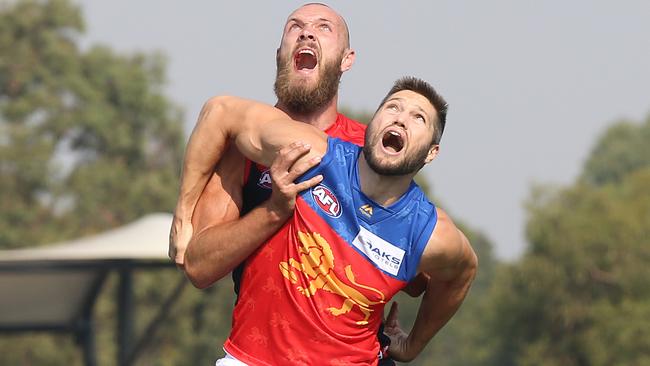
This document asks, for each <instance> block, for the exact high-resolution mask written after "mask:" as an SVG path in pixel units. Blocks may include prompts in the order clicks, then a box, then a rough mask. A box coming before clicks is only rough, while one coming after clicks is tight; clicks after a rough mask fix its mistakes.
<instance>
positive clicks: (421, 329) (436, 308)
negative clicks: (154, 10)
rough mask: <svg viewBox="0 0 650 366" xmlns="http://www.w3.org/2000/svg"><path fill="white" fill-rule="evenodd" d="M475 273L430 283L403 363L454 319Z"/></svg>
mask: <svg viewBox="0 0 650 366" xmlns="http://www.w3.org/2000/svg"><path fill="white" fill-rule="evenodd" d="M474 273H475V272H474V270H468V271H466V273H464V274H463V276H461V277H459V278H457V279H455V280H454V281H450V282H446V283H445V282H442V283H440V282H438V283H433V282H430V283H429V285H428V286H427V288H426V290H425V291H424V294H423V295H422V300H421V302H420V307H419V309H418V314H417V317H416V320H415V323H414V324H413V329H411V332H410V333H409V336H408V345H409V347H408V349H409V353H410V357H409V359H407V360H404V361H410V360H412V359H414V358H415V357H416V356H417V355H418V354H420V352H422V350H423V349H424V347H426V345H427V344H428V343H429V341H430V340H431V339H432V338H433V337H434V336H435V335H436V334H437V333H438V331H440V329H442V327H444V326H445V324H447V322H448V321H449V320H450V319H451V318H452V317H453V316H454V314H455V313H456V311H457V310H458V308H460V305H461V304H462V302H463V300H464V299H465V296H466V295H467V292H468V290H469V287H470V284H471V282H472V279H473V278H474Z"/></svg>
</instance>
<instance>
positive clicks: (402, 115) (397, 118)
mask: <svg viewBox="0 0 650 366" xmlns="http://www.w3.org/2000/svg"><path fill="white" fill-rule="evenodd" d="M407 115H408V114H407V113H404V112H402V113H399V114H398V115H397V116H395V120H394V121H393V124H394V125H397V126H399V127H402V128H403V129H406V123H405V122H404V121H406V118H407Z"/></svg>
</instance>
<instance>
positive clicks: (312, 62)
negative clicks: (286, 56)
mask: <svg viewBox="0 0 650 366" xmlns="http://www.w3.org/2000/svg"><path fill="white" fill-rule="evenodd" d="M293 61H294V65H295V66H296V70H313V69H314V68H315V67H316V65H318V59H317V58H316V53H314V51H312V50H310V49H301V50H298V52H296V53H295V55H294V56H293Z"/></svg>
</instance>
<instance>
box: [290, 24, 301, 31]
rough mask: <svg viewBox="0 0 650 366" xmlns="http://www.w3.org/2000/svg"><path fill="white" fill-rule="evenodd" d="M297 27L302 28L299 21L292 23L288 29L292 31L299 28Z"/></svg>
mask: <svg viewBox="0 0 650 366" xmlns="http://www.w3.org/2000/svg"><path fill="white" fill-rule="evenodd" d="M297 29H300V26H299V25H298V23H292V24H290V25H289V28H288V30H290V31H292V30H297Z"/></svg>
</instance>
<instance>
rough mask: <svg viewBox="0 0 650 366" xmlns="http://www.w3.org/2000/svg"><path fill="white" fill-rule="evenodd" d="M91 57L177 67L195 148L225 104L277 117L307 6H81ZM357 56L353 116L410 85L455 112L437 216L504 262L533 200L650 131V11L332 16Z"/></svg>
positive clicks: (575, 6)
mask: <svg viewBox="0 0 650 366" xmlns="http://www.w3.org/2000/svg"><path fill="white" fill-rule="evenodd" d="M75 2H76V3H77V4H79V5H80V6H81V9H82V12H83V15H84V18H85V20H86V33H85V35H84V36H83V37H82V39H81V42H82V45H84V47H88V46H90V45H93V44H98V43H101V44H104V45H108V46H110V47H111V48H112V49H113V50H115V51H117V52H119V53H122V54H125V55H126V54H132V53H133V52H136V51H137V52H145V53H153V52H161V53H163V54H164V55H166V57H167V61H168V68H167V76H168V83H167V86H166V89H165V92H166V94H167V95H168V96H169V97H170V98H171V99H172V100H173V101H175V102H176V103H177V104H178V105H179V106H180V107H182V108H183V110H184V111H185V117H184V121H185V130H186V132H187V133H188V136H189V133H190V131H191V129H192V127H193V125H194V123H195V122H196V117H197V116H198V114H199V111H200V109H201V106H202V104H203V103H204V102H205V101H206V100H207V99H208V98H210V97H211V96H214V95H220V94H229V95H238V96H242V97H246V98H250V99H255V100H258V101H262V102H267V103H271V104H273V103H275V95H274V94H273V81H274V79H275V50H276V48H277V47H278V45H279V42H280V37H281V35H282V29H283V26H284V22H285V20H286V18H287V16H288V15H289V14H290V13H291V12H292V11H293V10H294V9H295V8H297V7H298V6H300V5H302V4H303V3H305V1H283V2H279V1H217V0H210V1H208V0H192V1H180V0H178V1H177V0H173V1H172V0H165V1H157V0H138V1H127V0H112V1H98V0H76V1H75ZM326 3H327V4H328V5H330V6H331V7H333V8H334V9H335V10H337V11H338V12H339V13H340V14H341V15H343V17H344V18H345V19H346V21H347V23H348V25H349V28H350V35H351V45H352V48H353V49H354V50H355V51H356V62H355V64H354V66H353V68H352V70H350V71H348V72H347V73H345V74H344V75H343V78H342V83H341V88H340V93H339V106H343V107H347V108H349V109H352V110H355V111H374V110H375V109H376V107H377V105H378V103H379V102H380V101H381V99H382V98H383V97H384V95H385V93H386V92H387V91H388V90H389V89H390V87H391V85H392V83H393V82H394V81H395V80H396V79H397V78H399V77H401V76H405V75H412V76H417V77H420V78H423V79H425V80H427V81H429V82H430V83H431V84H433V86H434V87H435V88H436V89H437V90H438V91H439V92H440V93H441V94H442V95H443V96H445V98H446V99H447V101H448V102H449V104H450V110H449V115H448V117H447V126H446V128H445V133H444V136H443V138H442V142H441V148H440V155H439V156H438V158H437V159H436V160H434V162H432V163H431V164H429V165H428V166H426V167H425V168H424V170H423V173H424V175H425V176H426V178H427V180H428V181H429V183H430V184H431V185H432V187H433V192H434V195H435V197H436V200H437V201H436V204H438V206H440V207H441V208H443V209H444V210H445V211H447V212H448V213H450V214H451V215H452V216H453V217H455V218H457V219H461V220H462V221H464V222H466V223H467V224H469V226H470V227H472V228H475V229H477V230H480V231H481V232H483V233H484V234H486V235H487V236H488V237H489V238H490V240H491V241H492V242H493V244H494V246H495V248H494V249H495V254H496V255H497V257H498V258H500V259H503V260H516V259H517V258H519V257H520V256H521V255H522V253H523V252H524V251H525V248H526V240H525V235H524V230H525V224H526V219H527V218H526V211H525V209H524V205H525V202H526V200H527V199H528V198H529V197H530V190H531V187H532V186H533V185H536V184H544V185H554V186H560V187H562V186H567V185H570V184H572V182H574V180H575V179H576V178H577V176H578V175H579V174H580V172H581V170H582V165H583V163H584V160H585V159H586V158H587V157H588V156H589V154H591V152H592V150H593V151H595V149H597V146H595V144H596V141H597V139H598V137H599V136H600V135H601V134H602V133H604V131H605V129H606V128H607V127H608V126H609V125H611V124H613V123H615V122H617V121H621V120H631V121H635V122H640V121H642V120H645V118H646V117H647V116H648V115H650V21H648V19H649V16H650V2H649V1H647V0H629V1H628V0H621V1H616V2H614V1H606V0H591V1H589V0H574V1H561V0H547V1H531V0H493V1H478V0H477V1H462V0H445V1H430V0H418V1H414V0H412V1H403V2H397V1H385V0H379V1H361V0H360V1H329V2H326Z"/></svg>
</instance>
